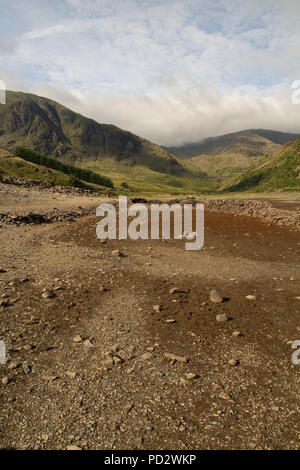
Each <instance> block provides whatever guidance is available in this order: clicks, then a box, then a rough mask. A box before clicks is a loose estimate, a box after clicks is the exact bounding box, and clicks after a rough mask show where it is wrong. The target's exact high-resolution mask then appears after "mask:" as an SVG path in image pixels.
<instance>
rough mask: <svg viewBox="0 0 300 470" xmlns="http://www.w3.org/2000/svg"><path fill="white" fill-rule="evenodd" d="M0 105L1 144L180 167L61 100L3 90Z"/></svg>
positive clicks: (75, 158) (74, 157)
mask: <svg viewBox="0 0 300 470" xmlns="http://www.w3.org/2000/svg"><path fill="white" fill-rule="evenodd" d="M6 98H7V99H6V104H5V105H1V106H0V147H2V148H4V149H6V150H11V151H13V150H14V149H15V148H16V146H18V145H20V146H24V147H28V148H30V149H32V150H35V151H37V152H41V153H44V154H46V155H49V156H52V157H58V158H62V159H64V160H66V161H69V162H70V161H71V162H73V163H76V164H77V165H84V164H85V162H86V161H101V160H102V159H105V158H107V157H113V158H114V160H116V161H118V162H126V163H128V164H130V165H135V164H139V165H143V166H145V167H147V168H150V169H152V170H154V171H158V172H162V173H167V174H171V175H180V174H182V173H184V168H183V167H182V165H181V164H180V163H178V162H177V160H176V159H175V158H174V157H173V156H172V155H170V154H169V153H168V152H167V151H166V150H164V149H162V148H161V147H159V146H158V145H155V144H153V143H151V142H149V141H147V140H145V139H142V138H140V137H138V136H136V135H134V134H132V133H131V132H127V131H124V130H122V129H119V128H118V127H116V126H113V125H109V124H99V123H98V122H96V121H94V120H93V119H88V118H86V117H84V116H82V115H80V114H78V113H75V112H73V111H71V110H70V109H68V108H66V107H65V106H62V105H61V104H59V103H57V102H55V101H52V100H49V99H47V98H42V97H40V96H36V95H33V94H29V93H21V92H13V91H7V97H6Z"/></svg>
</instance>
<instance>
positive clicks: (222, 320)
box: [216, 313, 228, 323]
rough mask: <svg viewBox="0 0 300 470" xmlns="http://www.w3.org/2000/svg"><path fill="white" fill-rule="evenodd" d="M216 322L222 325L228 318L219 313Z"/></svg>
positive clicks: (224, 314)
mask: <svg viewBox="0 0 300 470" xmlns="http://www.w3.org/2000/svg"><path fill="white" fill-rule="evenodd" d="M216 320H217V321H218V322H221V323H223V322H225V321H227V320H228V316H227V315H226V313H219V315H217V316H216Z"/></svg>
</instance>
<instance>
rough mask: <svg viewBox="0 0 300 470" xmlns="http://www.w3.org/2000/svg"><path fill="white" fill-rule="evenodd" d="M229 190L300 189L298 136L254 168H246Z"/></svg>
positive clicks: (299, 142) (299, 143)
mask: <svg viewBox="0 0 300 470" xmlns="http://www.w3.org/2000/svg"><path fill="white" fill-rule="evenodd" d="M226 189H228V190H229V191H249V190H250V191H253V190H256V191H275V190H295V191H299V190H300V138H297V139H295V140H293V141H292V142H290V143H288V144H286V145H285V146H284V147H283V148H282V149H280V150H278V151H277V152H275V153H274V154H272V155H271V156H270V157H269V158H268V159H267V161H265V162H264V163H261V164H260V165H258V166H257V167H256V168H254V169H251V170H246V171H245V172H244V173H243V174H242V175H240V176H239V177H238V178H236V180H235V181H234V182H232V183H231V184H230V185H229V186H228V187H227V188H226Z"/></svg>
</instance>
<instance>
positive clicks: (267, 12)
mask: <svg viewBox="0 0 300 470" xmlns="http://www.w3.org/2000/svg"><path fill="white" fill-rule="evenodd" d="M299 20H300V1H299V0H247V1H245V0H178V1H177V0H52V1H51V2H49V1H48V0H31V1H30V2H28V0H10V2H7V0H0V81H1V80H3V81H4V82H5V84H6V88H7V89H10V90H18V91H26V92H31V93H36V94H38V95H41V96H46V97H48V98H51V99H54V100H56V101H58V102H60V103H62V104H64V105H66V106H68V107H70V108H71V109H73V110H74V111H76V112H80V113H81V114H83V115H85V116H88V117H91V118H93V119H95V120H96V121H98V122H101V123H111V124H115V125H117V126H119V127H121V128H123V129H127V130H130V131H132V132H134V133H135V134H138V135H140V136H142V137H145V138H147V139H150V140H152V141H153V142H156V143H158V144H162V145H181V144H184V143H187V142H195V141H199V140H201V139H202V138H204V137H208V136H214V135H220V134H224V133H227V132H234V131H238V130H242V129H248V128H265V129H275V130H282V131H288V132H300V105H296V104H293V103H292V100H291V96H292V93H293V89H292V84H293V82H295V81H296V80H300V61H299V51H300V28H299ZM299 84H300V82H299Z"/></svg>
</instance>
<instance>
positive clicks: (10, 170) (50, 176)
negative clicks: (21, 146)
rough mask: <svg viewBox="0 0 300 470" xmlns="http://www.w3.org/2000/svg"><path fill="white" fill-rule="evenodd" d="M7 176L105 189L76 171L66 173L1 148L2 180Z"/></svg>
mask: <svg viewBox="0 0 300 470" xmlns="http://www.w3.org/2000/svg"><path fill="white" fill-rule="evenodd" d="M5 176H8V177H11V178H26V179H28V180H39V181H42V182H45V183H49V184H50V185H53V186H76V187H84V188H87V189H91V190H100V191H101V192H102V191H103V190H105V187H104V186H102V185H99V184H94V183H90V182H87V181H84V180H83V179H79V178H77V177H76V175H74V173H65V172H62V171H58V170H55V169H53V168H48V167H47V166H45V165H40V164H37V163H34V162H31V161H27V160H25V159H23V158H21V157H18V156H16V155H13V154H11V153H10V152H7V151H6V150H3V149H0V181H1V179H2V178H3V177H5Z"/></svg>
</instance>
